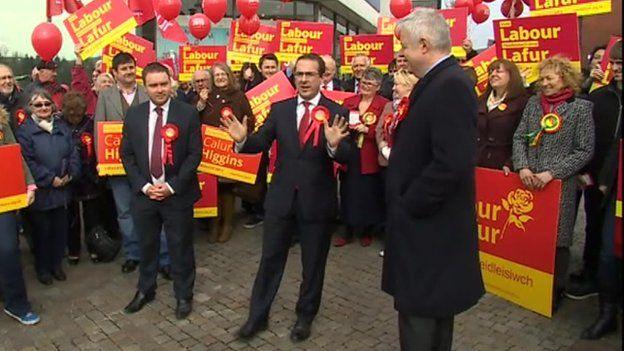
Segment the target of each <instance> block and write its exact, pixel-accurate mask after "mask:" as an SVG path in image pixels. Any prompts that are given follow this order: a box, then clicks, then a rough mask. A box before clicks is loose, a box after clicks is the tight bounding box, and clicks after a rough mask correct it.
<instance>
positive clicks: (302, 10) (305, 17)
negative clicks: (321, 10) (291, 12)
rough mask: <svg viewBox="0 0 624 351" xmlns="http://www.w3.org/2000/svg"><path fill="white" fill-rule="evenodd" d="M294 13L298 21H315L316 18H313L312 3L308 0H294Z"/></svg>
mask: <svg viewBox="0 0 624 351" xmlns="http://www.w3.org/2000/svg"><path fill="white" fill-rule="evenodd" d="M295 13H296V16H297V20H299V21H316V18H314V5H313V4H311V3H309V2H303V1H297V2H295Z"/></svg>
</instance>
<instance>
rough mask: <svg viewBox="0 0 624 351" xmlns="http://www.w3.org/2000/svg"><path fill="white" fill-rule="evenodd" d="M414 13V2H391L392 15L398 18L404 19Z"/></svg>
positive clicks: (406, 0) (396, 0) (391, 0)
mask: <svg viewBox="0 0 624 351" xmlns="http://www.w3.org/2000/svg"><path fill="white" fill-rule="evenodd" d="M410 12H412V2H411V1H409V0H390V13H392V15H393V16H394V17H396V18H403V17H405V16H407V15H409V14H410Z"/></svg>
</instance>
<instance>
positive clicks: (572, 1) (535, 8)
mask: <svg viewBox="0 0 624 351" xmlns="http://www.w3.org/2000/svg"><path fill="white" fill-rule="evenodd" d="M529 8H530V9H531V16H532V17H535V16H548V15H561V14H565V13H572V14H574V15H576V16H578V17H582V16H591V15H600V14H603V13H610V12H611V0H530V1H529Z"/></svg>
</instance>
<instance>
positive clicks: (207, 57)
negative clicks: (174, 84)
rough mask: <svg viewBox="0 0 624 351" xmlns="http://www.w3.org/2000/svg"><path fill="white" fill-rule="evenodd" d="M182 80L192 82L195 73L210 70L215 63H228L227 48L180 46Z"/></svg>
mask: <svg viewBox="0 0 624 351" xmlns="http://www.w3.org/2000/svg"><path fill="white" fill-rule="evenodd" d="M179 60H180V74H179V75H180V80H181V81H190V80H191V78H192V76H193V73H194V72H195V71H198V70H201V69H210V67H212V65H213V64H214V63H215V62H223V63H225V62H227V48H226V47H225V46H208V45H202V46H188V45H183V46H180V59H179Z"/></svg>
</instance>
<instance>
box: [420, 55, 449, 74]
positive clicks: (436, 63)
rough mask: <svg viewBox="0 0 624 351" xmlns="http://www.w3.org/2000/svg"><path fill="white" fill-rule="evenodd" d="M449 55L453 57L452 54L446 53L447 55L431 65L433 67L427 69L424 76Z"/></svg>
mask: <svg viewBox="0 0 624 351" xmlns="http://www.w3.org/2000/svg"><path fill="white" fill-rule="evenodd" d="M449 57H451V55H446V56H444V57H442V58H441V59H439V60H437V61H436V62H435V63H434V64H433V65H431V67H429V69H427V71H426V72H425V74H423V77H424V76H426V75H427V73H429V72H430V71H431V70H432V69H433V68H434V67H435V66H437V65H439V64H440V63H442V61H444V60H446V59H447V58H449Z"/></svg>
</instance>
